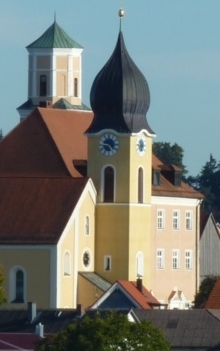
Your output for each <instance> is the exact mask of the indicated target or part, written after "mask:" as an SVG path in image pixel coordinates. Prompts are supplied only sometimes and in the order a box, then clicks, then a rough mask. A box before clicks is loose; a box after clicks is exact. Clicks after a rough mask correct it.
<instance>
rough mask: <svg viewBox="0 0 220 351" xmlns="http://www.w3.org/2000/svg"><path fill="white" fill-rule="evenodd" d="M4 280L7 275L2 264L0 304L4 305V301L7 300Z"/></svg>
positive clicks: (0, 269) (0, 271) (0, 270)
mask: <svg viewBox="0 0 220 351" xmlns="http://www.w3.org/2000/svg"><path fill="white" fill-rule="evenodd" d="M4 280H5V276H4V273H3V269H2V266H0V305H2V304H3V303H4V302H6V294H5V290H4V286H3V285H4Z"/></svg>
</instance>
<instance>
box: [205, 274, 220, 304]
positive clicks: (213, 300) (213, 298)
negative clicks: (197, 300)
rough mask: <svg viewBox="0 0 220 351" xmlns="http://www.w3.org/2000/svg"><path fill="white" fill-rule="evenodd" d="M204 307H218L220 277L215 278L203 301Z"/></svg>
mask: <svg viewBox="0 0 220 351" xmlns="http://www.w3.org/2000/svg"><path fill="white" fill-rule="evenodd" d="M204 308H207V309H220V279H217V281H216V282H215V285H214V287H213V289H212V291H211V293H210V295H209V298H208V300H207V301H206V303H205V306H204Z"/></svg>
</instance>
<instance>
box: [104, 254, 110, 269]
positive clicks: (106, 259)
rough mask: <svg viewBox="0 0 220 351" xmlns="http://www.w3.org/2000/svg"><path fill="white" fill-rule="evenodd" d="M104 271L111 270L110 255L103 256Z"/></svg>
mask: <svg viewBox="0 0 220 351" xmlns="http://www.w3.org/2000/svg"><path fill="white" fill-rule="evenodd" d="M103 268H104V271H105V272H111V270H112V257H111V256H110V255H105V256H104V267H103Z"/></svg>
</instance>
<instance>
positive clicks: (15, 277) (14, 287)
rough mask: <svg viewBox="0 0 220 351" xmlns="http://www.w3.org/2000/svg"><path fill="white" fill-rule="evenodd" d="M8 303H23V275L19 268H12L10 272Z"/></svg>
mask: <svg viewBox="0 0 220 351" xmlns="http://www.w3.org/2000/svg"><path fill="white" fill-rule="evenodd" d="M9 279H10V280H9V281H10V302H11V303H24V302H25V273H24V271H23V269H21V268H19V267H15V268H12V270H11V271H10V278H9Z"/></svg>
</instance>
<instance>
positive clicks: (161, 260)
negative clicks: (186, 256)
mask: <svg viewBox="0 0 220 351" xmlns="http://www.w3.org/2000/svg"><path fill="white" fill-rule="evenodd" d="M164 267H165V251H164V249H157V269H164Z"/></svg>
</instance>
